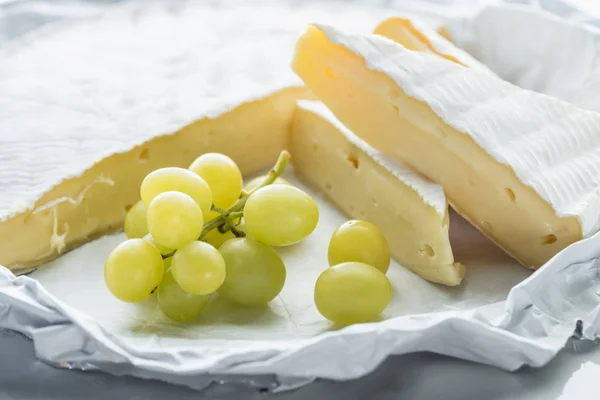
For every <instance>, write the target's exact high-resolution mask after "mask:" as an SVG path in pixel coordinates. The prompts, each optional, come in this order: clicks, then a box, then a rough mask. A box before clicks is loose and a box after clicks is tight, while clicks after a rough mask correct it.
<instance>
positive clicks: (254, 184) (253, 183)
mask: <svg viewBox="0 0 600 400" xmlns="http://www.w3.org/2000/svg"><path fill="white" fill-rule="evenodd" d="M266 177H267V176H266V175H262V176H257V177H256V178H254V179H252V180H251V181H250V182H248V183H246V186H244V190H245V191H247V192H251V191H252V190H254V189H255V188H256V187H257V186H258V185H260V184H261V183H262V182H263V180H264V179H265V178H266ZM273 184H279V185H288V186H292V184H291V183H290V182H288V181H286V180H285V179H283V178H282V177H277V179H275V181H274V182H273Z"/></svg>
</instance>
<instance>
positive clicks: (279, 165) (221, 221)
mask: <svg viewBox="0 0 600 400" xmlns="http://www.w3.org/2000/svg"><path fill="white" fill-rule="evenodd" d="M289 161H290V153H289V152H288V151H286V150H283V151H282V152H281V153H279V158H277V162H276V163H275V165H274V166H273V168H271V170H270V171H269V173H268V174H267V175H266V176H265V179H263V181H262V182H261V183H260V184H259V185H257V186H256V187H255V188H254V189H252V190H251V191H246V190H242V194H241V195H240V198H239V200H238V201H236V202H235V204H234V205H233V206H231V208H230V209H229V210H223V209H221V208H218V207H215V206H212V208H211V210H214V211H217V212H218V213H219V214H220V215H219V216H218V217H216V218H214V219H212V220H210V221H208V222H207V223H205V224H204V228H203V229H202V234H201V235H200V240H202V239H204V236H205V235H206V234H207V233H208V232H210V231H211V230H213V229H215V228H218V229H219V232H221V233H225V232H227V231H228V230H233V229H235V226H236V225H237V224H236V223H235V221H236V220H239V219H240V218H241V217H242V216H243V215H244V211H243V210H244V206H245V205H246V201H247V200H248V197H250V195H251V194H252V193H254V192H255V191H257V190H258V189H260V188H263V187H265V186H267V185H270V184H272V183H273V182H275V180H276V179H277V178H279V176H281V174H282V173H283V171H284V170H285V168H286V167H287V165H288V163H289ZM236 232H237V233H236ZM233 233H234V234H235V235H236V236H238V234H241V235H245V234H244V233H243V232H241V231H239V230H237V229H235V230H234V231H233Z"/></svg>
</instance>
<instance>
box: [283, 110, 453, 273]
mask: <svg viewBox="0 0 600 400" xmlns="http://www.w3.org/2000/svg"><path fill="white" fill-rule="evenodd" d="M290 150H291V153H292V161H293V164H294V170H295V172H296V173H297V174H298V175H300V176H301V177H302V178H303V179H304V180H305V181H306V182H307V183H309V184H310V185H311V186H312V187H314V188H316V189H318V190H320V191H322V192H323V193H324V194H325V195H326V196H327V198H328V199H329V200H331V201H332V202H333V203H334V204H335V205H337V206H338V207H339V208H340V209H341V210H342V211H343V212H344V213H346V214H347V215H349V216H350V217H352V218H355V219H362V220H367V221H370V222H372V223H373V224H375V225H376V226H377V227H379V228H380V229H381V231H382V232H383V233H384V235H385V236H386V238H387V239H388V242H389V245H390V249H391V251H392V256H393V257H394V258H395V259H396V261H398V262H399V263H400V264H402V265H404V266H406V267H408V268H410V269H411V270H412V271H414V272H415V273H417V274H419V275H420V276H422V277H423V278H425V279H427V280H429V281H432V282H437V283H442V284H445V285H458V284H460V282H461V280H462V278H463V275H464V272H465V267H464V266H463V265H461V264H459V263H455V262H454V256H453V254H452V248H451V247H450V240H449V236H448V228H449V221H448V210H447V209H446V214H445V215H444V216H443V217H442V216H440V215H439V214H438V213H437V212H436V210H435V209H434V208H433V207H432V206H430V205H428V204H426V203H425V202H424V201H423V199H422V198H421V197H420V196H419V194H418V193H417V192H416V191H415V190H414V189H412V188H410V187H409V186H408V185H406V184H405V183H403V182H401V181H400V180H399V179H398V178H397V177H395V176H394V175H393V174H392V173H391V172H390V171H389V170H387V169H386V168H385V167H383V166H382V165H381V164H380V163H378V162H377V161H376V160H375V159H373V158H372V157H371V156H370V155H369V154H368V153H367V152H365V151H364V150H362V149H360V148H358V147H357V146H356V145H355V144H353V143H351V142H350V141H349V140H348V139H347V138H346V137H345V136H344V135H343V134H342V133H341V132H340V131H339V130H338V129H337V127H336V126H334V125H333V124H332V123H331V122H329V121H327V120H326V119H324V118H322V117H321V116H319V115H316V114H315V113H313V112H311V111H309V110H305V109H302V108H301V107H299V108H298V109H297V110H296V114H295V116H294V119H293V123H292V133H291V146H290Z"/></svg>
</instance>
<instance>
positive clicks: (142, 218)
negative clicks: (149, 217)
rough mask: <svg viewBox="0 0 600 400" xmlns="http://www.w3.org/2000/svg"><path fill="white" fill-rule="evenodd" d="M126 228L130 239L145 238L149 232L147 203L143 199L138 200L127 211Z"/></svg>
mask: <svg viewBox="0 0 600 400" xmlns="http://www.w3.org/2000/svg"><path fill="white" fill-rule="evenodd" d="M124 228H125V234H126V235H127V238H129V239H135V238H143V237H144V236H145V235H146V234H147V233H148V226H147V225H146V205H145V204H144V202H143V201H141V200H140V201H138V202H137V203H135V204H134V205H133V207H131V208H130V209H129V211H127V215H125V225H124Z"/></svg>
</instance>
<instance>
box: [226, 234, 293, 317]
mask: <svg viewBox="0 0 600 400" xmlns="http://www.w3.org/2000/svg"><path fill="white" fill-rule="evenodd" d="M219 251H220V252H221V254H222V255H223V258H224V259H225V265H226V268H227V274H226V276H225V282H224V283H223V285H222V286H221V288H220V289H219V294H220V295H221V296H223V297H225V298H226V299H227V300H229V301H231V302H233V303H236V304H239V305H243V306H260V305H264V304H267V303H268V302H269V301H271V300H273V299H274V298H275V297H277V295H278V294H279V292H281V289H283V284H284V283H285V276H286V272H285V264H284V263H283V260H282V259H281V257H279V254H277V252H276V251H275V250H273V248H271V247H270V246H267V245H266V244H264V243H260V242H257V241H256V240H253V239H250V238H248V237H244V238H236V239H230V240H228V241H226V242H225V243H223V244H222V245H221V247H220V248H219Z"/></svg>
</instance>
